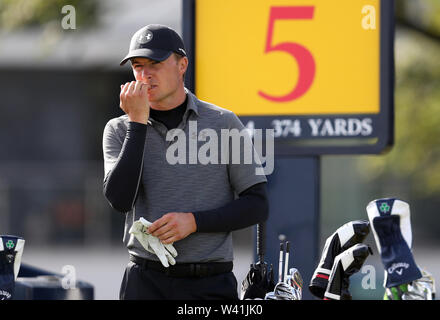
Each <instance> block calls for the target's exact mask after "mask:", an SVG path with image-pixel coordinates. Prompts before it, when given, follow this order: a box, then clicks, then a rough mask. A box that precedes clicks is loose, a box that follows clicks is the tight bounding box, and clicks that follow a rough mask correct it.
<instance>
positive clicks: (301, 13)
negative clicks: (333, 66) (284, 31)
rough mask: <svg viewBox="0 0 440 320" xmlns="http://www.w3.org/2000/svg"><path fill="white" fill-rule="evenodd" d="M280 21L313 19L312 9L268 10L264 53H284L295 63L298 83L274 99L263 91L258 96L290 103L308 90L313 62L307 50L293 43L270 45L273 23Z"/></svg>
mask: <svg viewBox="0 0 440 320" xmlns="http://www.w3.org/2000/svg"><path fill="white" fill-rule="evenodd" d="M281 19H286V20H288V19H292V20H294V19H313V7H272V8H271V10H270V16H269V27H268V32H267V41H266V50H265V51H264V52H265V53H270V52H272V51H284V52H286V53H288V54H290V55H291V56H292V58H293V59H295V60H296V61H297V63H298V69H299V76H298V82H297V84H296V86H294V87H293V89H292V91H290V92H289V93H288V94H286V95H283V96H279V97H274V96H271V95H269V94H266V93H264V92H263V91H258V94H259V95H260V96H262V97H263V98H265V99H267V100H270V101H274V102H286V101H291V100H294V99H296V98H298V97H300V96H302V95H303V94H304V93H305V92H306V91H307V90H308V89H309V88H310V86H311V85H312V82H313V78H314V77H315V60H314V59H313V56H312V54H311V53H310V51H309V50H307V48H305V47H304V46H302V45H300V44H298V43H293V42H282V43H279V44H277V45H274V46H273V45H272V38H273V30H274V23H275V21H276V20H281Z"/></svg>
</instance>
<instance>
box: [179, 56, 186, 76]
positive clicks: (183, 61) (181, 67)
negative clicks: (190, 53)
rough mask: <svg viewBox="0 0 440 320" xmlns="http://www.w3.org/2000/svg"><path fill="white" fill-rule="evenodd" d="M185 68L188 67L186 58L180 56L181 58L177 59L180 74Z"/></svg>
mask: <svg viewBox="0 0 440 320" xmlns="http://www.w3.org/2000/svg"><path fill="white" fill-rule="evenodd" d="M187 68H188V58H187V57H182V59H180V60H179V71H180V72H182V74H184V73H185V72H186V69H187Z"/></svg>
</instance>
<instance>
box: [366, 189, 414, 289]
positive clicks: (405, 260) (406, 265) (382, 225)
mask: <svg viewBox="0 0 440 320" xmlns="http://www.w3.org/2000/svg"><path fill="white" fill-rule="evenodd" d="M367 213H368V218H369V220H370V223H371V227H372V229H373V234H374V239H375V241H376V246H377V249H378V251H379V253H380V257H381V259H382V263H383V265H384V268H385V278H384V287H386V288H391V287H397V286H399V285H401V284H406V283H410V282H411V281H413V280H416V279H419V278H421V277H422V273H421V272H420V269H419V268H418V266H417V265H416V262H415V261H414V257H413V254H412V252H411V246H412V231H411V221H410V210H409V205H408V203H406V202H404V201H402V200H398V199H393V198H384V199H378V200H373V201H371V202H370V203H369V204H368V206H367Z"/></svg>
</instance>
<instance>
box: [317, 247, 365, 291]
mask: <svg viewBox="0 0 440 320" xmlns="http://www.w3.org/2000/svg"><path fill="white" fill-rule="evenodd" d="M370 253H371V249H370V247H368V246H367V245H366V244H363V243H358V244H355V245H354V246H352V247H351V248H349V249H347V250H345V251H344V252H342V253H340V254H339V255H337V256H336V258H335V262H334V263H333V268H332V271H331V274H330V278H329V281H328V285H327V289H326V291H325V293H324V300H351V294H350V291H349V286H350V276H352V275H353V274H355V273H356V272H358V271H359V270H360V269H361V268H362V265H363V264H364V262H365V260H366V259H367V257H368V255H369V254H370Z"/></svg>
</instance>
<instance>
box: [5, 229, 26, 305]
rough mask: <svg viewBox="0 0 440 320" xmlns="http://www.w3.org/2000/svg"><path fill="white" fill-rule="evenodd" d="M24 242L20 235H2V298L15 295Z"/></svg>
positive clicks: (6, 298) (10, 297) (7, 298)
mask: <svg viewBox="0 0 440 320" xmlns="http://www.w3.org/2000/svg"><path fill="white" fill-rule="evenodd" d="M24 242H25V241H24V239H22V238H20V237H16V236H9V235H4V236H0V300H9V299H12V297H13V294H14V288H15V280H17V276H18V272H19V270H20V265H21V256H22V254H23V249H24Z"/></svg>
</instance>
